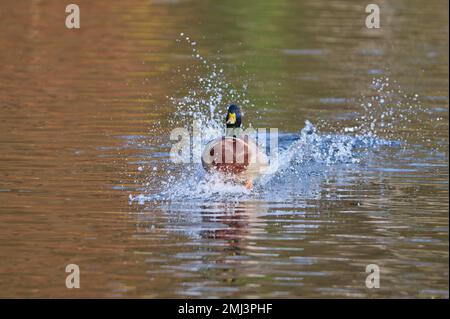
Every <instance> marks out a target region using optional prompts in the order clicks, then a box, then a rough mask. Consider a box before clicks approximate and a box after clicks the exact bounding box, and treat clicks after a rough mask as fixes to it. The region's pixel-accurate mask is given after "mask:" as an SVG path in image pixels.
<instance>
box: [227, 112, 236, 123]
mask: <svg viewBox="0 0 450 319" xmlns="http://www.w3.org/2000/svg"><path fill="white" fill-rule="evenodd" d="M235 123H236V113H228V120H227V124H235Z"/></svg>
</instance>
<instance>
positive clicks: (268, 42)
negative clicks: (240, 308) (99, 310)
mask: <svg viewBox="0 0 450 319" xmlns="http://www.w3.org/2000/svg"><path fill="white" fill-rule="evenodd" d="M377 3H378V4H379V5H380V8H381V28H380V29H377V30H375V29H367V28H366V27H365V18H366V15H367V14H366V13H365V10H364V9H365V5H366V4H365V3H363V2H361V1H356V0H346V1H343V0H342V1H341V0H337V1H322V0H318V1H317V0H315V1H294V0H277V1H275V0H257V1H256V0H248V1H237V0H230V1H211V0H198V1H189V0H127V1H106V0H95V1H87V0H79V1H77V4H78V5H79V6H80V9H81V28H80V29H79V30H69V29H67V28H66V27H65V25H64V21H65V18H66V13H65V6H66V4H65V3H64V2H62V1H56V0H46V1H39V0H29V1H20V2H19V1H12V0H3V1H2V3H1V5H0V28H1V33H0V47H1V50H0V62H1V68H0V119H1V124H0V288H1V289H0V296H1V297H147V298H156V297H160V298H161V297H173V298H185V297H194V298H197V297H208V298H209V297H237V298H240V297H256V298H263V297H276V298H278V297H279V298H320V297H325V298H339V297H358V298H360V297H370V298H389V297H401V298H405V297H409V298H419V297H425V298H443V297H446V298H448V208H449V206H448V133H449V131H448V103H449V102H448V84H449V83H448V77H449V75H448V56H449V52H448V45H449V41H448V36H449V35H448V25H449V24H448V2H447V1H442V0H431V1H426V2H425V1H416V0H413V1H403V0H402V1H395V2H389V1H378V2H377ZM181 34H183V35H181ZM186 37H189V40H186ZM193 42H195V43H193ZM197 54H199V57H200V58H199V57H197ZM204 61H205V62H204ZM215 72H217V74H216V73H215ZM231 102H235V103H238V104H239V105H241V106H242V107H243V109H244V112H245V122H246V124H247V125H248V124H249V123H251V125H252V126H253V127H265V128H269V127H273V128H278V129H279V131H280V147H281V149H282V154H284V155H286V156H287V157H288V159H285V160H284V162H283V163H284V164H286V165H285V166H286V167H285V168H284V169H282V170H280V171H279V172H277V174H275V175H274V176H272V177H270V178H267V180H264V181H259V182H257V184H256V187H255V190H254V191H253V192H246V191H245V190H243V189H242V188H239V187H230V186H229V185H223V184H220V183H217V181H213V182H211V181H209V180H208V176H205V174H204V173H203V172H202V170H201V168H200V167H199V166H198V165H188V166H181V165H175V164H173V163H171V161H170V158H169V151H170V147H171V143H170V140H169V133H170V131H171V130H172V129H173V128H175V127H178V126H185V125H187V124H188V123H191V122H192V119H193V118H201V119H202V120H203V122H202V123H204V126H205V127H204V128H203V129H205V130H208V129H210V128H211V126H214V128H215V129H217V126H218V125H219V123H220V119H221V118H222V117H221V115H222V114H223V112H224V110H225V108H226V106H227V104H228V103H231ZM305 121H310V122H311V123H312V124H311V126H310V125H309V124H306V126H305ZM311 127H312V128H313V130H315V132H314V134H312V135H309V134H308V135H307V136H306V135H302V133H301V130H303V129H306V131H308V129H311ZM303 132H305V130H304V131H303ZM216 133H217V130H216V131H214V130H211V131H208V132H207V134H206V133H205V136H204V137H206V138H209V137H212V136H213V135H214V134H216ZM69 263H75V264H78V265H79V266H80V269H81V289H67V288H66V287H65V278H66V275H67V273H65V267H66V265H67V264H69ZM368 264H377V265H379V266H380V268H381V287H380V288H379V289H367V288H366V286H365V278H366V276H367V274H366V273H365V267H366V265H368Z"/></svg>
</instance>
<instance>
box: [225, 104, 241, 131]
mask: <svg viewBox="0 0 450 319" xmlns="http://www.w3.org/2000/svg"><path fill="white" fill-rule="evenodd" d="M241 120H242V119H241V109H240V108H239V106H237V105H234V104H231V105H230V106H229V107H228V112H227V117H226V119H225V121H226V124H227V127H241Z"/></svg>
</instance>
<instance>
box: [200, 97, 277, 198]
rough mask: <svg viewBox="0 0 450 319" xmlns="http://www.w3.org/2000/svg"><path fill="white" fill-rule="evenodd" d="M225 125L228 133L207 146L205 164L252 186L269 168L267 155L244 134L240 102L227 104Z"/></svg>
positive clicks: (247, 185)
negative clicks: (238, 103) (238, 104)
mask: <svg viewBox="0 0 450 319" xmlns="http://www.w3.org/2000/svg"><path fill="white" fill-rule="evenodd" d="M225 126H226V128H225V135H224V136H221V137H218V138H216V139H214V140H212V141H211V142H209V143H208V144H207V145H206V147H205V148H204V150H203V154H202V164H203V167H204V168H205V170H206V171H217V172H220V173H222V174H223V175H224V177H225V178H231V179H233V180H236V181H238V182H240V183H243V184H244V185H245V187H246V188H247V189H252V188H253V180H254V179H255V178H256V177H257V176H259V175H261V174H263V173H264V172H265V171H266V170H267V168H268V158H267V156H266V154H264V152H262V151H261V150H260V149H259V147H258V145H257V143H256V142H255V141H254V140H253V139H251V138H250V137H249V136H248V135H246V134H243V132H242V115H241V110H240V108H239V107H238V106H237V105H234V104H231V105H230V106H229V107H228V111H227V115H226V118H225Z"/></svg>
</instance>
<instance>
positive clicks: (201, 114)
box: [130, 34, 429, 203]
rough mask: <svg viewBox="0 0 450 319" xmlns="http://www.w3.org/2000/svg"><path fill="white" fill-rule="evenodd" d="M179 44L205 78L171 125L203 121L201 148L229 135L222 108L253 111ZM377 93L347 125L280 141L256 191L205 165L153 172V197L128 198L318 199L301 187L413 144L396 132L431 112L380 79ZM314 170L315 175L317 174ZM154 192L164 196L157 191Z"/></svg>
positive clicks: (220, 74)
mask: <svg viewBox="0 0 450 319" xmlns="http://www.w3.org/2000/svg"><path fill="white" fill-rule="evenodd" d="M177 41H178V42H180V43H181V42H185V43H187V44H189V45H190V48H191V50H192V52H191V54H192V57H193V58H195V59H196V60H197V61H198V62H199V63H198V65H197V66H195V67H196V68H197V71H199V69H201V72H197V73H200V74H206V75H201V76H196V78H195V80H196V81H195V83H196V85H194V86H193V87H190V88H188V89H187V94H184V95H183V94H181V96H178V95H179V94H178V93H180V92H177V93H175V95H174V96H173V97H170V98H169V100H170V101H171V103H172V104H173V105H174V107H175V109H176V111H175V113H174V115H173V117H172V118H171V119H170V121H169V123H170V126H171V127H172V128H174V127H186V126H189V125H190V124H191V121H192V119H195V120H196V121H198V122H199V123H200V125H201V126H202V128H203V130H202V136H201V138H200V139H198V140H194V141H193V143H201V145H202V148H203V146H205V144H206V143H207V142H209V141H210V140H212V139H213V138H216V137H217V136H220V135H221V134H222V132H223V118H224V113H223V110H224V107H223V106H224V105H226V104H228V103H230V102H234V103H237V104H240V105H242V106H243V108H244V109H248V108H252V107H254V105H253V104H252V103H251V101H249V100H248V99H247V97H246V92H245V91H246V86H245V85H244V86H243V87H242V89H239V90H238V89H235V88H233V87H232V86H231V85H230V84H229V83H230V82H229V81H228V80H227V79H226V76H225V72H224V70H223V69H222V68H220V67H219V66H218V65H217V64H216V63H212V62H210V61H208V60H207V59H206V58H205V57H204V56H203V55H201V54H200V53H199V52H198V50H197V48H196V42H194V41H192V40H191V39H190V38H189V37H186V36H185V35H184V34H181V35H180V38H179V39H178V40H177ZM192 68H194V66H190V67H188V68H186V70H185V71H186V73H185V74H188V75H189V74H191V73H192V72H190V71H191V69H192ZM371 89H372V91H373V95H371V96H368V97H365V96H363V97H361V98H360V99H359V106H360V111H359V112H356V114H355V117H354V118H353V119H352V120H351V121H349V123H339V122H337V123H336V122H326V121H321V122H320V123H319V124H318V125H317V126H315V125H313V124H312V123H311V122H310V121H305V125H304V127H302V128H301V130H299V132H298V133H293V134H286V133H285V134H282V135H281V136H280V140H279V149H278V158H279V161H278V163H279V166H278V169H277V170H276V171H275V172H273V173H272V174H270V175H263V176H261V177H259V178H258V179H257V180H256V181H255V182H254V184H255V188H254V190H253V191H248V190H247V189H245V187H243V186H242V185H240V184H236V183H233V182H229V181H224V180H223V178H222V177H221V176H220V175H218V174H209V173H206V172H205V171H204V170H203V168H202V167H201V164H188V165H186V164H183V165H182V166H180V165H175V164H173V163H168V167H170V169H168V170H166V171H165V174H164V176H160V175H158V172H157V171H156V172H153V171H150V172H149V175H150V177H149V179H150V183H148V184H151V185H152V189H146V188H145V187H144V188H143V189H142V194H140V195H137V196H133V195H130V202H134V201H136V202H139V203H145V202H146V201H166V200H167V201H178V200H179V201H183V200H186V199H196V198H198V199H208V200H209V201H224V200H225V201H227V200H230V198H231V199H233V200H239V199H242V198H249V197H250V198H261V197H264V198H267V196H272V195H273V194H274V193H277V194H278V193H280V192H282V193H286V192H287V189H288V188H289V192H290V194H291V195H292V193H294V194H297V195H298V194H301V193H307V192H312V191H311V187H309V189H306V188H305V187H303V186H304V185H308V184H311V183H312V181H311V177H310V176H311V175H314V174H316V175H317V174H318V173H317V172H321V173H323V172H326V171H327V170H330V169H332V168H333V167H336V166H338V165H353V166H354V167H361V166H362V165H364V164H365V161H367V159H368V158H369V157H370V154H373V153H374V152H375V151H376V150H377V149H380V148H382V147H390V148H392V147H398V146H400V145H405V144H407V138H403V137H401V136H399V135H398V129H399V128H405V129H407V128H408V123H411V122H412V121H414V119H415V118H416V117H417V115H418V114H419V113H420V112H422V113H428V112H429V111H428V110H427V109H426V108H425V107H423V106H422V105H421V104H420V101H419V99H418V95H416V94H415V95H412V96H410V95H407V94H405V93H404V92H402V91H401V90H400V89H399V87H398V85H397V84H396V83H395V81H394V84H392V83H391V81H390V79H389V78H388V77H377V78H374V79H373V81H372V83H371ZM342 124H344V125H342ZM347 124H348V125H347ZM250 126H251V123H250ZM311 167H316V168H317V169H316V170H315V171H314V172H311V169H310V168H311ZM318 184H320V183H318ZM155 185H157V186H155ZM155 189H157V190H158V191H152V190H155ZM313 193H314V192H313ZM278 199H279V198H278Z"/></svg>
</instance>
